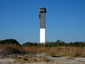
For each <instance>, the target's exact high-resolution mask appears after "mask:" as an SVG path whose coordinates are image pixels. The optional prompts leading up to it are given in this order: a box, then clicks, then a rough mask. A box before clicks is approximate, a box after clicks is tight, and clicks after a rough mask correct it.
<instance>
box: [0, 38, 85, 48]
mask: <svg viewBox="0 0 85 64" xmlns="http://www.w3.org/2000/svg"><path fill="white" fill-rule="evenodd" d="M0 44H13V45H14V44H16V45H20V44H19V43H18V42H17V41H16V40H15V39H6V40H1V41H0ZM22 46H28V47H56V46H76V47H80V46H81V47H84V46H85V42H70V43H65V42H64V41H61V40H59V39H58V40H57V41H56V42H46V43H45V44H40V43H31V42H26V43H24V44H22Z"/></svg>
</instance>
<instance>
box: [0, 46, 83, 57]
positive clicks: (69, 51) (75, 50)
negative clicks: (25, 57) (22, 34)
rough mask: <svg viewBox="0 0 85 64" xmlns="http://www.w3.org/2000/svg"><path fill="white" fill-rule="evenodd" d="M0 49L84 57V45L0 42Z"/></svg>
mask: <svg viewBox="0 0 85 64" xmlns="http://www.w3.org/2000/svg"><path fill="white" fill-rule="evenodd" d="M0 50H6V51H8V52H11V53H16V52H17V51H18V52H19V53H20V54H28V53H35V52H36V53H42V52H44V53H47V55H49V54H50V55H51V56H52V55H57V56H73V57H77V56H81V57H85V47H70V46H69V47H65V46H57V47H28V46H19V45H2V44H0Z"/></svg>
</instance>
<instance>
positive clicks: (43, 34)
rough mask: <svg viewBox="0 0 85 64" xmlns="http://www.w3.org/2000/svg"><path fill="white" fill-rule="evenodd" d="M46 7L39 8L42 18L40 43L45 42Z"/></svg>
mask: <svg viewBox="0 0 85 64" xmlns="http://www.w3.org/2000/svg"><path fill="white" fill-rule="evenodd" d="M46 12H47V11H46V8H44V7H42V8H40V9H39V18H40V43H45V13H46Z"/></svg>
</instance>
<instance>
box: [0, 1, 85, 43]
mask: <svg viewBox="0 0 85 64" xmlns="http://www.w3.org/2000/svg"><path fill="white" fill-rule="evenodd" d="M41 7H45V8H46V10H47V13H46V28H45V29H46V32H45V33H46V35H45V36H46V37H45V38H46V41H49V42H52V41H53V42H55V41H57V40H58V39H59V40H62V41H64V42H66V43H69V42H76V41H79V42H81V41H82V42H85V0H0V40H4V39H16V40H17V41H18V42H19V43H20V44H23V43H26V42H32V43H34V42H37V43H39V42H40V19H39V9H40V8H41Z"/></svg>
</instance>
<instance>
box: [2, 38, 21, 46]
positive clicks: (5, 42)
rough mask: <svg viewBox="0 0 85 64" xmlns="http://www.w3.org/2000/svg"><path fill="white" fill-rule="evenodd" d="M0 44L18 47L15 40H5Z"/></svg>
mask: <svg viewBox="0 0 85 64" xmlns="http://www.w3.org/2000/svg"><path fill="white" fill-rule="evenodd" d="M0 44H13V45H14V44H16V45H20V44H19V43H18V42H17V41H16V40H15V39H6V40H1V41H0Z"/></svg>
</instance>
